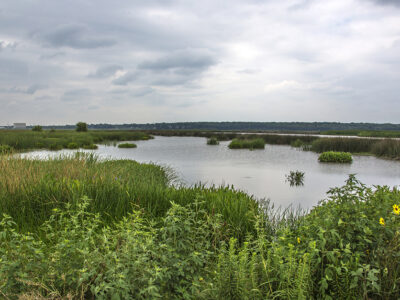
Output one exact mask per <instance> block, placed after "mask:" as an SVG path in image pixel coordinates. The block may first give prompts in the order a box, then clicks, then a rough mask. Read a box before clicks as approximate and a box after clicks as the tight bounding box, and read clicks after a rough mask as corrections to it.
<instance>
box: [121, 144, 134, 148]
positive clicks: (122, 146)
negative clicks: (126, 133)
mask: <svg viewBox="0 0 400 300" xmlns="http://www.w3.org/2000/svg"><path fill="white" fill-rule="evenodd" d="M136 147H137V145H136V144H134V143H123V144H118V148H136Z"/></svg>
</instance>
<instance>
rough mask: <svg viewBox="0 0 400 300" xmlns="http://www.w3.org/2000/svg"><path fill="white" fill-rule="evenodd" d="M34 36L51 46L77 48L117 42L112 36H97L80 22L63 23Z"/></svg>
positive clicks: (109, 44)
mask: <svg viewBox="0 0 400 300" xmlns="http://www.w3.org/2000/svg"><path fill="white" fill-rule="evenodd" d="M33 37H34V38H36V39H38V40H40V41H42V42H43V43H44V44H45V45H46V46H50V47H71V48H75V49H92V48H101V47H109V46H113V45H115V44H116V41H115V40H114V39H111V38H105V37H100V36H99V37H96V33H95V32H90V31H89V29H88V28H87V27H86V26H83V25H80V24H63V25H59V26H57V27H56V28H54V29H50V30H47V31H45V32H36V33H34V34H33Z"/></svg>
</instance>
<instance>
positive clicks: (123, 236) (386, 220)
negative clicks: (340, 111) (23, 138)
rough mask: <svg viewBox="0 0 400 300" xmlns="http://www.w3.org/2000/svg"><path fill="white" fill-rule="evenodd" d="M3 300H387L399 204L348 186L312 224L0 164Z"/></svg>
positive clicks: (87, 158)
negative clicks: (62, 299) (174, 299)
mask: <svg viewBox="0 0 400 300" xmlns="http://www.w3.org/2000/svg"><path fill="white" fill-rule="evenodd" d="M0 169H1V170H2V172H1V173H0V215H1V216H2V217H0V245H1V247H0V258H1V261H0V295H2V296H4V297H6V298H9V299H14V298H21V299H61V298H72V299H75V298H76V299H82V298H86V299H92V298H96V299H110V298H111V299H129V298H135V299H150V298H151V299H155V298H164V299H165V298H168V299H171V298H185V299H266V298H267V299H270V298H275V299H395V298H396V297H397V296H398V295H399V293H400V290H399V289H400V264H399V253H400V252H399V249H400V235H399V232H398V228H399V226H400V215H399V214H400V209H399V205H400V193H399V191H398V190H397V189H390V188H388V187H379V186H378V187H376V188H374V189H371V188H368V187H366V186H364V185H363V184H362V183H360V182H359V181H357V179H356V178H355V177H354V176H350V177H349V179H348V180H347V182H346V184H345V185H344V186H342V187H338V188H333V189H331V190H330V191H329V192H328V198H327V199H326V200H324V201H322V202H320V203H319V205H318V206H316V207H314V208H313V209H312V210H310V211H309V212H304V211H298V210H293V209H286V210H277V209H274V208H273V206H272V205H270V203H269V202H268V201H257V200H256V199H255V198H253V197H251V196H249V195H247V194H246V193H243V192H240V191H237V190H234V189H233V188H229V187H211V188H206V187H204V186H193V187H189V188H188V187H182V186H174V185H170V183H171V181H172V180H173V179H174V176H173V174H172V172H171V171H169V170H167V169H165V168H163V167H160V166H157V165H153V164H140V163H137V162H134V161H131V160H112V161H107V160H106V161H98V160H97V159H96V157H95V156H94V155H84V154H77V155H75V156H70V157H60V158H56V159H49V160H44V161H43V160H41V161H39V160H28V159H22V158H19V157H16V156H9V155H2V156H0Z"/></svg>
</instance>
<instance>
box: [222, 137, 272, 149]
mask: <svg viewBox="0 0 400 300" xmlns="http://www.w3.org/2000/svg"><path fill="white" fill-rule="evenodd" d="M228 147H229V148H230V149H250V150H253V149H264V148H265V141H264V140H263V139H262V138H255V139H239V138H235V139H233V140H232V141H231V142H230V144H229V145H228Z"/></svg>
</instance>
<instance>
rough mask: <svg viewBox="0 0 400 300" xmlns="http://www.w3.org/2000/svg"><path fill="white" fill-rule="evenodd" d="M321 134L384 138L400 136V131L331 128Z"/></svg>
mask: <svg viewBox="0 0 400 300" xmlns="http://www.w3.org/2000/svg"><path fill="white" fill-rule="evenodd" d="M321 134H326V135H348V136H359V137H382V138H400V131H396V130H329V131H323V132H321Z"/></svg>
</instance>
